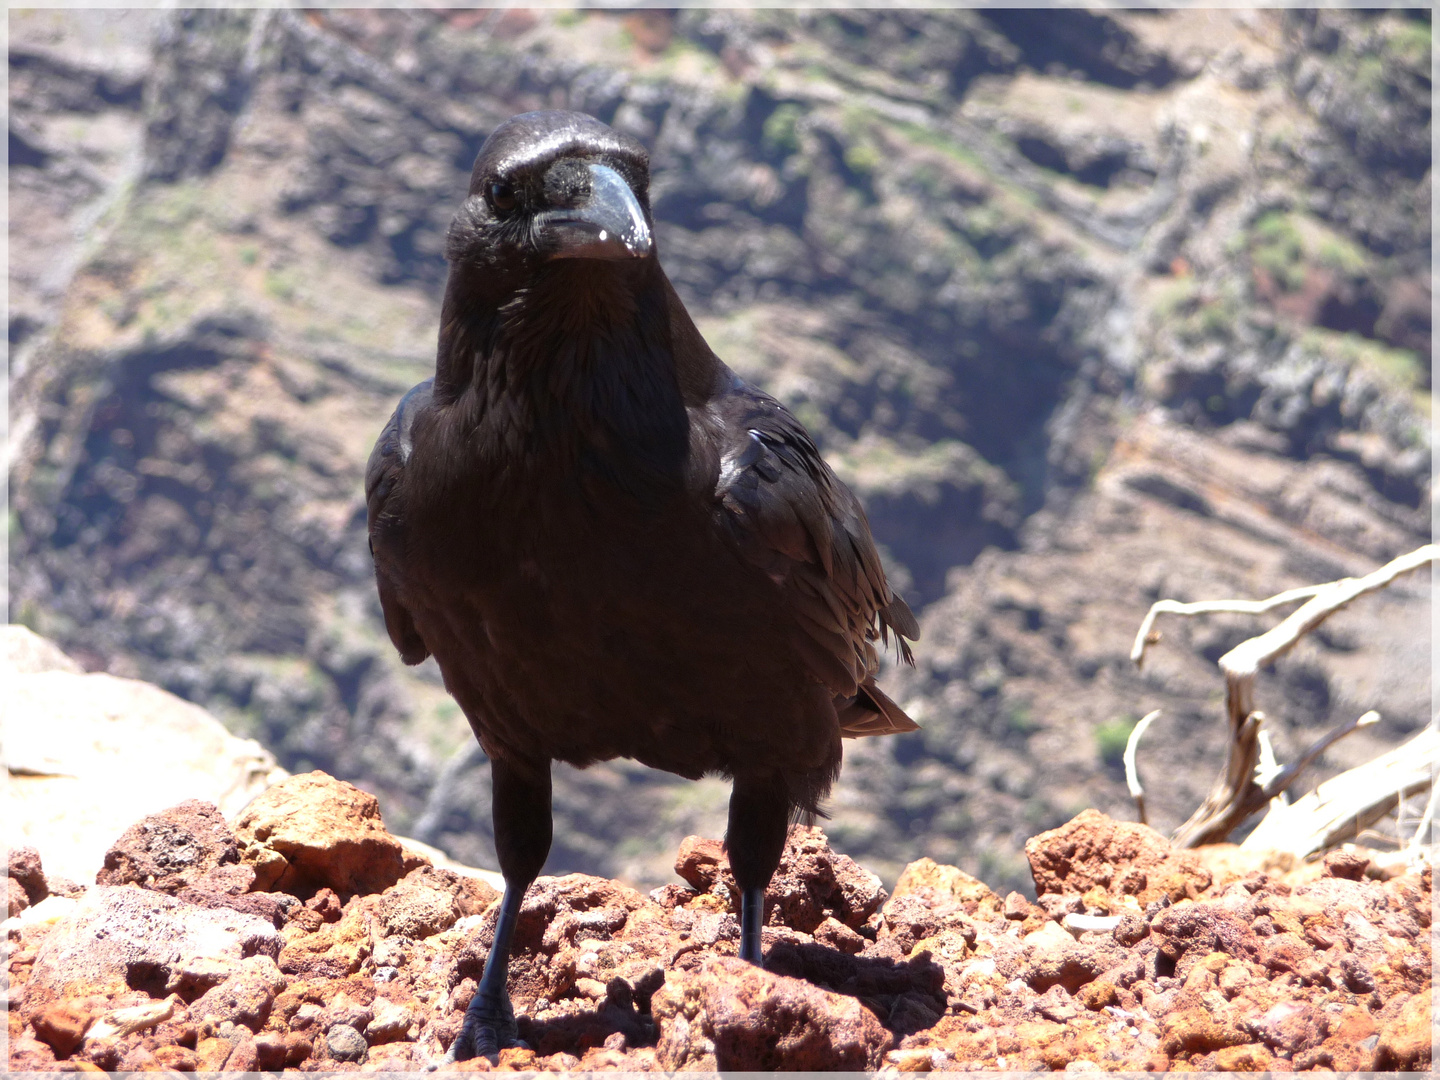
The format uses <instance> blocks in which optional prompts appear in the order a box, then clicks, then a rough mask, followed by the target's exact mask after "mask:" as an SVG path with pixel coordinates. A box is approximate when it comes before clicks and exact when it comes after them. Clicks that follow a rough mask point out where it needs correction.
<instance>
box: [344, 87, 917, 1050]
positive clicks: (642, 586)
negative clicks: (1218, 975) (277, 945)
mask: <svg viewBox="0 0 1440 1080" xmlns="http://www.w3.org/2000/svg"><path fill="white" fill-rule="evenodd" d="M652 229H653V225H652V220H651V215H650V209H649V159H648V156H647V155H646V152H645V150H644V148H643V147H642V146H641V145H640V144H639V143H638V142H636V141H635V140H634V139H632V138H630V137H628V136H626V135H623V134H620V133H618V132H616V131H613V130H611V129H610V128H609V127H607V126H606V125H605V124H602V123H601V122H600V121H598V120H595V119H593V118H592V117H589V116H585V115H583V114H580V113H572V112H532V113H525V114H523V115H520V116H516V117H514V118H513V119H511V120H509V121H507V122H506V123H504V124H502V125H501V126H500V127H498V128H496V129H495V131H494V132H493V133H492V134H491V135H490V137H489V139H487V140H486V142H485V144H484V146H483V147H481V149H480V153H479V156H478V157H477V159H476V161H475V168H474V172H473V173H472V175H471V178H470V193H469V197H468V198H467V199H466V200H465V203H464V205H463V206H461V208H460V211H459V213H458V214H457V215H456V217H455V220H454V223H453V224H452V225H451V227H450V231H449V234H448V237H447V246H446V257H447V259H448V260H449V262H450V277H449V281H448V284H447V286H446V290H445V300H444V306H443V308H442V311H441V319H440V338H439V348H438V351H437V355H436V362H435V376H434V378H433V379H429V380H426V381H425V382H423V383H421V384H420V385H419V386H417V387H415V388H414V389H413V390H411V391H410V392H409V393H408V394H406V395H405V397H404V398H403V399H402V400H401V402H400V405H399V407H398V408H397V409H396V410H395V414H394V416H392V417H391V419H390V422H389V424H388V425H386V427H385V430H384V432H383V433H382V434H381V436H380V440H379V442H378V443H377V444H376V446H375V450H374V452H373V453H372V454H371V457H370V463H369V467H368V469H367V471H366V476H365V496H366V503H367V507H368V510H369V523H370V545H371V552H372V554H373V556H374V560H375V577H376V582H377V584H378V586H379V590H380V603H381V607H382V608H383V609H384V614H385V625H386V628H387V629H388V631H389V633H390V637H391V639H392V640H393V641H394V643H395V646H396V648H398V649H399V650H400V655H401V657H402V658H403V659H404V660H405V662H406V663H409V664H418V663H420V662H421V661H422V660H424V659H425V658H426V657H427V656H432V655H433V656H434V657H435V659H436V661H437V662H438V663H439V665H440V670H441V672H442V673H443V675H444V677H445V686H446V688H447V689H448V690H449V691H450V693H451V694H453V695H454V697H455V700H456V701H458V702H459V704H460V706H461V708H463V709H464V710H465V715H466V716H467V717H469V720H470V725H471V727H472V728H474V730H475V734H476V736H477V737H478V738H479V740H480V744H481V745H482V746H483V747H484V749H485V752H486V753H487V754H488V755H489V757H490V761H491V769H492V771H493V777H494V802H493V813H494V826H495V849H496V853H497V855H498V856H499V860H500V869H501V872H502V873H503V874H504V876H505V895H504V899H503V901H502V903H501V908H500V915H499V922H498V924H497V926H496V930H495V942H494V945H493V946H492V948H491V950H490V954H489V956H488V958H487V960H486V964H485V971H484V975H483V976H482V978H481V982H480V987H479V990H478V991H477V992H476V994H475V997H474V1000H473V1001H472V1002H471V1005H470V1008H469V1009H468V1010H467V1012H466V1015H465V1022H464V1026H463V1028H462V1030H461V1033H460V1035H459V1037H458V1038H457V1039H456V1042H455V1045H454V1046H453V1047H452V1048H451V1057H452V1058H458V1059H464V1058H467V1057H470V1056H472V1055H473V1054H483V1055H486V1056H491V1055H493V1054H495V1053H496V1052H497V1050H498V1048H499V1047H501V1046H505V1045H512V1044H513V1043H514V1041H515V1037H516V1032H515V1025H514V1019H513V1014H512V1012H511V1010H510V1007H509V996H508V994H507V992H506V989H505V977H506V966H507V963H508V954H509V945H510V937H511V932H512V930H513V928H514V926H515V920H516V917H517V914H518V912H519V910H520V903H521V899H522V898H523V896H524V893H525V890H526V888H528V887H529V885H530V883H531V882H532V881H533V880H534V879H535V877H536V875H538V874H539V872H540V869H541V867H542V866H543V864H544V862H545V857H546V855H547V854H548V853H549V850H550V840H551V828H552V826H551V816H550V763H551V762H552V761H567V762H569V763H571V764H572V765H577V766H581V767H583V766H586V765H589V764H591V763H593V762H596V761H604V760H607V759H610V758H614V757H629V758H634V759H635V760H637V761H640V762H643V763H644V764H646V765H649V766H652V767H654V768H657V769H666V770H668V771H670V772H673V773H678V774H679V775H681V776H684V777H689V778H692V779H695V778H698V777H701V776H703V775H705V774H707V773H709V774H719V775H723V776H727V777H730V778H732V779H733V781H734V789H733V793H732V794H731V797H730V817H729V824H728V829H727V832H726V844H727V846H728V849H729V852H730V860H731V866H732V868H733V871H734V874H735V879H736V882H737V883H738V884H739V886H740V888H741V890H742V907H741V936H740V955H741V956H743V957H745V958H747V959H749V960H751V961H754V962H756V963H758V962H759V961H760V924H761V918H762V905H763V895H764V889H765V886H766V884H767V883H768V882H769V880H770V877H771V875H772V874H773V873H774V871H775V868H776V866H777V865H778V864H779V861H780V853H781V850H782V849H783V847H784V843H785V835H786V831H787V828H788V825H789V822H790V821H791V819H792V818H794V817H797V816H804V815H814V814H817V813H819V812H820V801H821V800H822V799H823V798H824V797H825V795H826V793H827V792H828V791H829V789H830V785H831V784H832V783H833V782H834V780H835V778H836V776H837V775H838V773H839V769H840V739H841V737H842V736H856V735H883V734H888V733H892V732H901V731H911V730H914V728H915V724H914V722H913V721H912V720H911V719H910V718H909V717H907V716H906V715H905V714H904V712H902V711H901V710H900V708H899V707H898V706H897V705H895V703H894V702H892V701H891V700H890V699H889V698H887V697H886V696H885V695H884V694H883V693H881V692H880V690H879V689H877V688H876V686H875V679H874V676H875V672H876V669H877V658H876V651H875V642H876V641H877V640H879V641H888V640H889V634H890V633H894V634H895V635H896V643H897V647H898V649H899V651H900V653H901V655H902V656H904V658H905V659H906V660H909V659H910V651H909V647H908V645H907V644H906V643H905V640H904V639H905V638H911V639H914V638H917V637H918V634H919V631H918V628H917V626H916V623H915V617H914V616H913V615H912V614H911V612H910V609H909V608H908V607H907V606H906V605H905V602H904V600H902V599H900V597H899V596H897V595H895V594H894V593H893V592H892V591H891V590H890V587H889V585H888V584H887V583H886V581H885V573H884V571H883V569H882V568H881V565H880V559H879V557H878V556H877V554H876V551H875V544H874V541H873V540H872V539H871V536H870V529H869V526H868V525H867V524H866V520H865V513H864V511H863V510H862V509H861V507H860V504H859V502H857V501H856V499H855V496H854V495H853V494H851V492H850V491H849V490H848V489H847V488H846V487H845V486H844V485H843V484H841V483H840V481H839V480H838V479H836V477H835V474H834V473H832V472H831V471H830V469H829V468H828V467H827V466H826V464H825V462H824V461H823V460H822V459H821V457H820V454H819V452H818V451H817V450H816V448H815V444H814V443H813V442H812V441H811V439H810V436H809V435H808V434H807V433H806V431H805V429H804V428H803V427H801V425H800V423H799V422H798V421H797V420H796V419H795V418H794V417H793V416H792V415H790V413H789V412H787V411H786V409H785V407H784V406H783V405H781V404H780V403H779V402H778V401H776V400H775V399H774V398H771V397H769V396H767V395H766V394H763V393H761V392H760V391H759V390H757V389H755V388H754V387H753V386H750V385H748V384H747V383H745V382H743V381H742V380H741V379H740V378H739V377H737V376H736V375H735V374H734V373H733V372H732V371H731V370H730V369H729V368H727V367H726V366H725V365H724V364H723V363H721V361H720V359H719V358H718V357H717V356H716V355H715V354H714V353H713V352H711V351H710V348H709V346H707V345H706V344H705V341H704V339H703V338H702V337H701V336H700V333H699V331H698V330H697V329H696V328H695V324H694V323H693V322H691V320H690V317H689V315H688V314H687V313H686V311H685V307H684V305H683V304H681V302H680V299H679V297H678V296H677V295H676V293H675V290H674V288H673V287H672V286H671V284H670V282H669V280H668V279H667V278H666V276H665V273H664V271H662V270H661V269H660V263H659V261H658V260H657V258H656V254H655V244H654V240H653V239H652Z"/></svg>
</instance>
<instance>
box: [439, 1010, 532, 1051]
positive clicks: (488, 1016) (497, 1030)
mask: <svg viewBox="0 0 1440 1080" xmlns="http://www.w3.org/2000/svg"><path fill="white" fill-rule="evenodd" d="M500 1004H501V1006H502V1007H501V1008H496V1007H495V1003H493V1002H483V1003H478V1007H476V1006H472V1007H471V1008H469V1009H466V1010H465V1020H464V1022H463V1023H462V1024H461V1025H460V1034H458V1035H456V1036H455V1041H454V1042H452V1043H451V1044H450V1049H449V1050H448V1051H447V1052H446V1054H445V1058H444V1061H445V1063H446V1064H449V1063H451V1062H455V1061H469V1060H470V1059H471V1058H477V1057H483V1058H485V1059H487V1060H488V1061H489V1062H490V1064H492V1065H496V1064H499V1062H500V1051H501V1050H509V1049H512V1048H514V1049H520V1050H529V1049H530V1046H529V1044H528V1043H526V1042H525V1041H524V1040H523V1039H521V1038H520V1028H519V1025H518V1024H516V1022H515V1014H514V1012H513V1011H512V1010H511V1008H510V1002H509V1000H508V999H502V1000H501V1003H500ZM487 1006H488V1007H487Z"/></svg>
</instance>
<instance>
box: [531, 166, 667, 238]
mask: <svg viewBox="0 0 1440 1080" xmlns="http://www.w3.org/2000/svg"><path fill="white" fill-rule="evenodd" d="M587 168H588V169H589V172H590V195H589V197H588V198H586V199H585V200H584V201H583V202H582V203H580V205H579V206H576V207H574V208H573V209H569V210H550V211H547V212H545V213H544V214H542V215H540V220H539V222H537V224H539V225H540V226H541V228H542V229H543V230H544V234H545V237H546V239H547V241H548V243H547V245H546V246H547V247H548V248H549V249H550V251H549V257H550V258H552V259H643V258H644V257H645V256H646V255H649V254H650V251H651V248H653V247H654V241H653V240H652V239H651V237H650V226H649V225H647V224H646V222H645V211H644V210H642V209H641V207H640V200H639V199H637V198H636V197H635V193H634V192H633V191H631V190H630V185H629V184H627V183H626V182H625V179H624V177H622V176H621V175H620V174H619V173H618V172H616V171H615V170H614V169H612V168H610V166H608V165H600V164H596V163H591V164H590V165H588V166H587Z"/></svg>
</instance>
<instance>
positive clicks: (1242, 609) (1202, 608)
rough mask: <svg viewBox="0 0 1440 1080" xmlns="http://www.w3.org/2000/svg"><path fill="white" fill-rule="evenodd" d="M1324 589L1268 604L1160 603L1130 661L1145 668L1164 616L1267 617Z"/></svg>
mask: <svg viewBox="0 0 1440 1080" xmlns="http://www.w3.org/2000/svg"><path fill="white" fill-rule="evenodd" d="M1324 588H1326V586H1324V585H1306V586H1304V587H1303V588H1300V589H1291V590H1289V591H1288V592H1282V593H1277V594H1276V595H1275V596H1272V597H1270V599H1268V600H1200V601H1197V602H1196V603H1193V604H1182V603H1181V602H1180V601H1179V600H1156V601H1155V603H1153V604H1151V605H1150V610H1149V611H1148V612H1146V614H1145V618H1144V620H1143V621H1142V622H1141V623H1140V630H1139V632H1138V633H1137V634H1136V635H1135V644H1134V645H1132V646H1131V647H1130V660H1131V662H1132V663H1134V665H1135V666H1136V667H1141V666H1142V665H1143V664H1144V663H1145V650H1146V649H1147V648H1149V647H1150V646H1151V645H1158V644H1159V643H1160V631H1158V630H1156V629H1155V620H1156V618H1158V617H1159V616H1161V615H1264V614H1266V613H1268V612H1271V611H1274V610H1275V609H1276V608H1277V607H1284V606H1285V605H1286V604H1293V603H1295V601H1297V600H1308V599H1309V598H1310V597H1312V596H1314V595H1315V594H1316V593H1318V592H1319V591H1320V590H1321V589H1324Z"/></svg>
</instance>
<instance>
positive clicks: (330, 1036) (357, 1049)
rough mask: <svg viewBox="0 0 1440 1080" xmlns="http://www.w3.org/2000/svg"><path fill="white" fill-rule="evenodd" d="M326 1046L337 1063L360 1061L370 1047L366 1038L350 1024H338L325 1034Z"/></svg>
mask: <svg viewBox="0 0 1440 1080" xmlns="http://www.w3.org/2000/svg"><path fill="white" fill-rule="evenodd" d="M325 1045H326V1046H327V1047H328V1048H329V1050H330V1056H331V1057H332V1058H334V1059H335V1060H336V1061H360V1060H362V1059H363V1058H364V1057H365V1051H366V1050H368V1049H369V1047H368V1046H367V1045H366V1043H365V1036H363V1035H361V1034H360V1032H358V1031H356V1030H355V1029H354V1028H353V1027H351V1026H350V1025H349V1024H336V1025H335V1026H334V1027H332V1028H331V1029H330V1030H329V1031H327V1032H326V1033H325Z"/></svg>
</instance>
